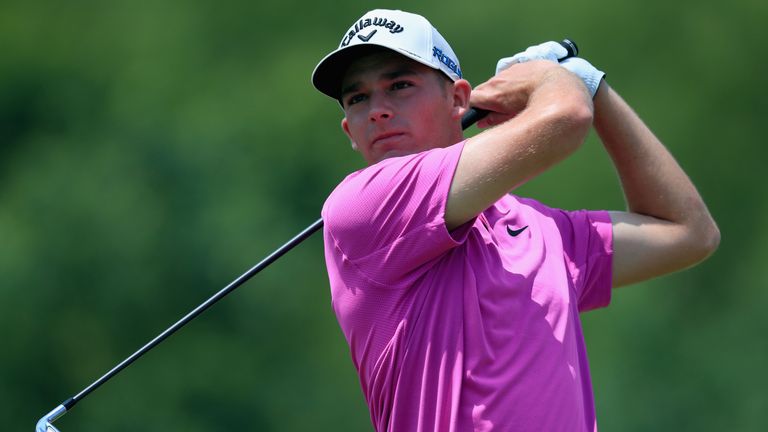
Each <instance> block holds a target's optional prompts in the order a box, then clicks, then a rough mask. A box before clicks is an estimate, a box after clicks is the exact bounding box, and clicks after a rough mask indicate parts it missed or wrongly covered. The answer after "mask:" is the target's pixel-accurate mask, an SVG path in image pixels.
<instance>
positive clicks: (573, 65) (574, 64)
mask: <svg viewBox="0 0 768 432" xmlns="http://www.w3.org/2000/svg"><path fill="white" fill-rule="evenodd" d="M567 55H568V50H566V49H565V47H563V46H562V45H560V44H559V43H558V42H554V41H550V42H544V43H543V44H539V45H534V46H530V47H528V48H527V49H526V50H525V51H523V52H520V53H517V54H515V55H513V56H512V57H505V58H503V59H501V60H499V61H498V63H496V74H497V75H498V74H499V72H501V71H503V70H504V69H506V68H508V67H510V66H512V65H513V64H515V63H525V62H527V61H531V60H550V61H554V62H557V61H559V60H560V59H562V58H565V57H566V56H567ZM560 66H563V67H564V68H566V69H568V70H569V71H571V72H573V73H574V74H576V76H578V77H579V78H581V81H582V82H583V83H584V85H586V86H587V90H589V95H590V96H592V97H593V98H594V97H595V93H597V88H598V87H599V86H600V81H601V80H602V79H603V77H604V76H605V72H603V71H600V70H598V69H597V68H595V67H594V66H592V65H591V64H590V63H589V62H588V61H586V60H584V59H583V58H580V57H571V58H568V59H565V60H563V61H562V62H560Z"/></svg>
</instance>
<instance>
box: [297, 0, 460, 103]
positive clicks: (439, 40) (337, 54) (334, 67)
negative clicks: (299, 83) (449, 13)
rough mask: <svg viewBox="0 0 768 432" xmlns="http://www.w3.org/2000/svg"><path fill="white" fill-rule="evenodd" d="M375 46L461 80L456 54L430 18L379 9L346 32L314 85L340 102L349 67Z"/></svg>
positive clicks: (316, 74) (320, 65) (314, 77)
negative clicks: (345, 74) (428, 19)
mask: <svg viewBox="0 0 768 432" xmlns="http://www.w3.org/2000/svg"><path fill="white" fill-rule="evenodd" d="M371 46H378V47H384V48H388V49H391V50H393V51H396V52H398V53H400V54H402V55H404V56H406V57H408V58H411V59H413V60H415V61H417V62H419V63H423V64H425V65H427V66H429V67H431V68H433V69H437V70H439V71H441V72H443V73H445V74H446V75H447V76H448V78H450V79H452V80H453V81H456V80H458V79H460V78H461V67H460V66H459V60H458V58H456V54H454V52H453V49H451V46H450V45H448V42H446V40H445V39H444V38H443V37H442V36H441V35H440V33H438V31H437V29H435V28H434V27H432V24H430V23H429V21H427V19H426V18H424V17H422V16H421V15H416V14H412V13H408V12H403V11H399V10H387V9H376V10H372V11H370V12H367V13H366V14H365V15H363V16H362V17H360V19H358V20H357V21H355V23H354V24H352V26H351V27H350V28H349V30H347V31H346V32H344V36H342V38H341V42H340V43H339V47H338V48H337V49H336V50H335V51H333V52H332V53H330V54H328V55H327V56H325V58H324V59H322V60H321V61H320V63H318V64H317V66H316V67H315V71H314V72H313V73H312V84H313V85H314V86H315V88H317V89H318V90H320V91H321V92H323V93H325V94H326V95H328V96H330V97H332V98H334V99H339V97H340V93H341V80H342V78H343V75H344V72H345V71H346V70H347V67H348V66H349V64H350V63H351V62H352V61H354V60H355V59H356V58H358V57H359V56H360V55H362V54H363V53H364V52H366V51H367V49H368V48H370V47H371Z"/></svg>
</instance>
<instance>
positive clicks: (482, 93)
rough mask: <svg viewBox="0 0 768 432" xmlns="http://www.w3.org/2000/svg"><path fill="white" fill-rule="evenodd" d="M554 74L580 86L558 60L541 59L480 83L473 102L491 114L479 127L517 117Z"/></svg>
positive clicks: (472, 95)
mask: <svg viewBox="0 0 768 432" xmlns="http://www.w3.org/2000/svg"><path fill="white" fill-rule="evenodd" d="M551 74H559V75H562V76H563V77H565V78H567V79H568V80H572V81H573V83H574V84H575V85H576V86H578V85H579V84H578V80H577V79H576V77H574V76H573V75H572V74H570V73H568V72H566V71H565V70H563V68H561V67H559V66H558V65H557V63H555V62H551V61H541V60H536V61H528V62H525V63H515V64H512V65H510V66H509V67H508V68H506V69H504V70H502V71H501V72H500V73H499V74H497V75H496V76H494V77H492V78H490V79H489V80H488V81H486V82H484V83H482V84H480V85H478V86H477V87H476V88H475V89H474V90H472V94H471V95H470V100H469V104H470V106H473V107H475V108H479V109H482V110H485V111H489V113H488V115H487V116H486V117H485V118H483V119H482V120H480V121H479V122H478V123H477V127H479V128H485V127H488V126H494V125H497V124H501V123H504V122H505V121H507V120H509V119H511V118H513V117H515V116H516V115H517V114H518V113H519V112H521V111H523V110H524V109H525V108H526V107H527V106H528V103H529V99H530V97H531V94H532V93H533V92H534V90H535V89H536V88H538V87H539V86H540V85H541V84H542V83H543V82H544V81H545V79H546V78H547V77H548V76H549V75H551Z"/></svg>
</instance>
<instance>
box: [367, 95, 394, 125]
mask: <svg viewBox="0 0 768 432" xmlns="http://www.w3.org/2000/svg"><path fill="white" fill-rule="evenodd" d="M392 116H394V110H393V109H392V105H391V104H390V103H389V102H388V101H387V99H386V97H385V96H383V95H379V94H375V95H371V102H370V110H369V111H368V117H369V119H370V120H371V121H372V122H378V121H384V120H389V119H391V118H392Z"/></svg>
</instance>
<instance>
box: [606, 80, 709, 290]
mask: <svg viewBox="0 0 768 432" xmlns="http://www.w3.org/2000/svg"><path fill="white" fill-rule="evenodd" d="M594 103H595V120H594V125H595V129H596V130H597V133H598V135H599V136H600V139H601V140H602V142H603V145H604V146H605V148H606V150H607V151H608V154H609V155H610V157H611V159H612V160H613V163H614V166H615V167H616V170H617V171H618V174H619V178H620V180H621V185H622V189H623V191H624V196H625V198H626V201H627V207H628V209H627V210H628V211H626V212H612V213H611V218H612V220H613V238H614V258H613V285H614V286H621V285H626V284H631V283H635V282H639V281H642V280H646V279H649V278H652V277H655V276H659V275H662V274H666V273H670V272H673V271H676V270H680V269H683V268H686V267H689V266H691V265H693V264H696V263H698V262H700V261H702V260H703V259H705V258H706V257H707V256H709V255H710V254H712V252H714V250H715V249H716V248H717V245H718V243H719V241H720V232H719V231H718V228H717V225H716V224H715V222H714V220H713V219H712V217H711V216H710V214H709V211H708V210H707V207H706V205H705V204H704V201H703V200H702V198H701V196H700V195H699V193H698V192H697V191H696V188H695V186H694V185H693V183H691V181H690V179H689V178H688V176H687V175H686V174H685V172H683V170H682V168H681V167H680V166H679V165H678V163H677V162H676V161H675V159H674V158H673V157H672V155H671V154H670V153H669V151H667V149H666V148H665V147H664V145H663V144H662V143H661V142H660V141H659V140H658V139H657V138H656V137H655V136H654V134H653V133H652V132H651V131H650V130H649V129H648V127H647V126H646V125H645V124H644V123H643V121H642V120H641V119H640V118H639V117H638V116H637V114H635V112H634V111H633V110H632V109H631V108H630V107H629V105H627V104H626V102H624V100H623V99H622V98H621V97H620V96H619V95H618V94H617V93H616V92H615V91H614V90H613V89H612V88H611V87H610V86H609V85H608V84H607V83H606V82H603V83H602V84H601V85H600V88H599V89H598V91H597V94H596V95H595V100H594Z"/></svg>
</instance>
